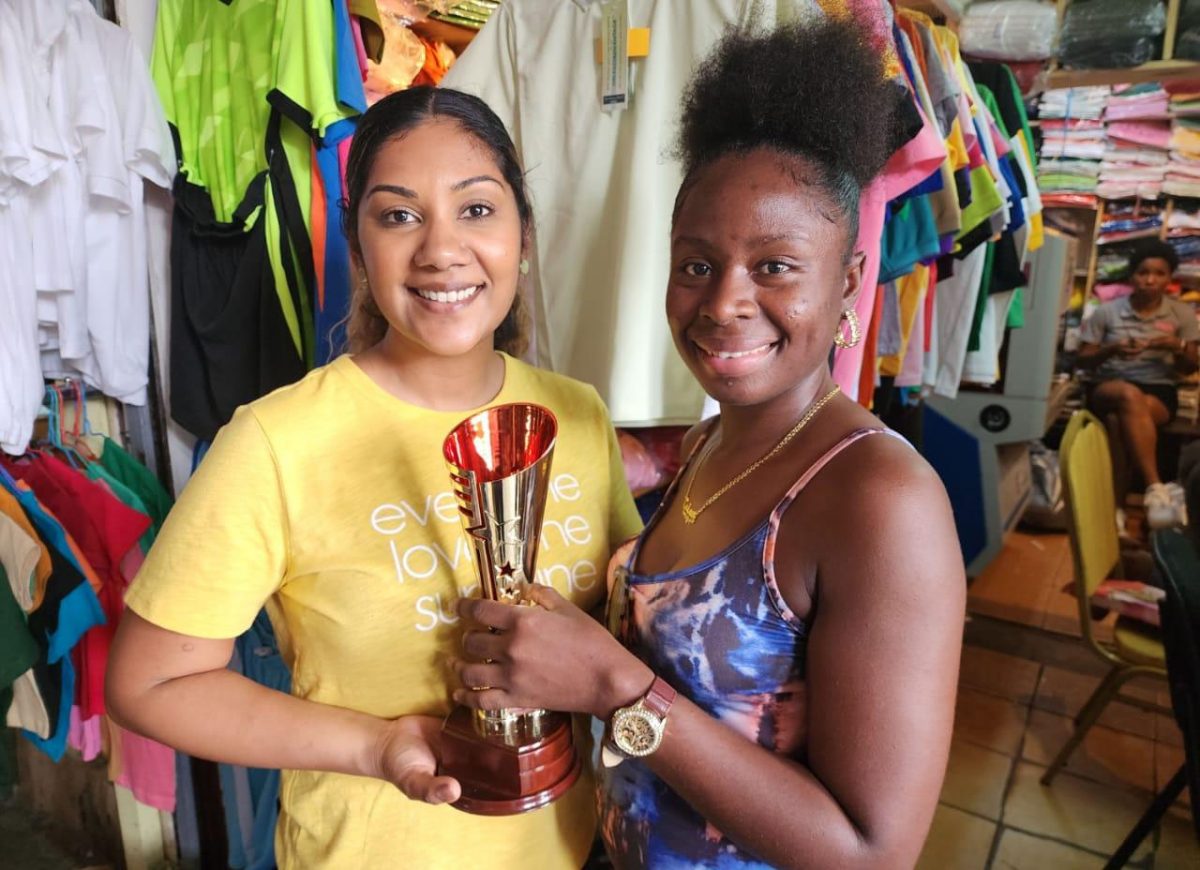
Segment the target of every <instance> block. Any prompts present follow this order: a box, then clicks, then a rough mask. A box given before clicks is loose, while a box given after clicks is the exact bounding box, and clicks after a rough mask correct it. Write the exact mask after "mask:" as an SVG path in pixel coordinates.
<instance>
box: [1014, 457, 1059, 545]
mask: <svg viewBox="0 0 1200 870" xmlns="http://www.w3.org/2000/svg"><path fill="white" fill-rule="evenodd" d="M1029 464H1030V467H1031V470H1032V487H1031V489H1030V494H1029V505H1028V506H1027V507H1026V508H1025V513H1024V514H1023V515H1022V516H1021V523H1022V524H1023V525H1026V526H1030V527H1033V528H1037V529H1047V530H1060V531H1061V530H1063V529H1066V527H1067V504H1066V501H1065V500H1064V499H1063V491H1062V475H1061V474H1060V473H1059V468H1058V453H1057V452H1056V451H1054V450H1051V449H1050V448H1049V447H1047V446H1046V445H1045V444H1043V443H1042V442H1041V441H1031V442H1029Z"/></svg>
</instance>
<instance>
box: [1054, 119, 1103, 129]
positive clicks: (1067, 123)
mask: <svg viewBox="0 0 1200 870" xmlns="http://www.w3.org/2000/svg"><path fill="white" fill-rule="evenodd" d="M1039 123H1040V124H1041V127H1042V129H1043V130H1103V129H1104V122H1103V121H1094V120H1091V119H1088V118H1043V119H1042V120H1041V121H1040V122H1039Z"/></svg>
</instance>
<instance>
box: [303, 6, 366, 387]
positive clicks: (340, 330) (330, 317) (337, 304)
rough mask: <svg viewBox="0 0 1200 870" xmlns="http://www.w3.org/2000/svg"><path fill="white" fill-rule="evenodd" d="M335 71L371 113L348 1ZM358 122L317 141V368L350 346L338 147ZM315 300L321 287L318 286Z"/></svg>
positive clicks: (346, 94) (337, 9) (346, 101)
mask: <svg viewBox="0 0 1200 870" xmlns="http://www.w3.org/2000/svg"><path fill="white" fill-rule="evenodd" d="M333 24H334V69H335V72H336V77H337V98H338V102H339V103H341V104H342V105H343V106H345V107H347V108H349V109H352V110H354V111H355V112H358V113H359V114H362V113H363V112H365V111H366V110H367V95H366V91H365V89H364V88H363V80H362V73H361V72H360V71H359V68H358V52H357V51H356V49H355V46H354V33H353V31H352V29H351V24H350V9H349V6H348V4H347V3H346V0H333ZM356 127H357V121H356V120H355V119H350V118H347V119H343V120H341V121H338V122H336V123H334V124H332V125H330V127H329V128H328V129H327V130H326V131H325V138H324V139H323V140H322V141H320V142H318V143H317V146H316V149H315V150H316V158H317V170H318V171H319V172H320V173H321V184H322V186H323V187H324V188H325V263H324V274H323V276H322V283H323V285H324V287H325V294H324V304H322V303H321V300H319V299H316V298H314V299H313V323H314V327H315V329H316V338H317V350H316V364H317V365H325V364H326V363H328V362H332V361H333V359H335V358H336V357H337V356H339V355H340V354H341V353H342V352H343V351H344V350H345V345H346V327H345V324H344V323H343V321H344V320H345V318H346V315H347V314H348V313H349V311H350V282H351V278H350V243H349V242H348V241H347V240H346V236H345V233H343V232H342V222H343V219H344V215H343V211H344V209H343V208H342V203H343V202H344V201H345V198H346V192H345V190H344V188H343V185H342V171H341V167H340V165H339V163H338V145H339V144H340V143H341V142H342V141H344V140H345V139H347V138H349V137H350V136H353V135H354V130H355V128H356ZM313 290H314V296H315V291H316V288H315V287H314V288H313Z"/></svg>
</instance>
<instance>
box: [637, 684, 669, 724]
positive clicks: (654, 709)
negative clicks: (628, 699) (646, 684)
mask: <svg viewBox="0 0 1200 870" xmlns="http://www.w3.org/2000/svg"><path fill="white" fill-rule="evenodd" d="M675 695H676V692H675V690H674V689H672V688H671V686H670V685H669V684H668V683H667V681H666V680H664V679H663V678H662V677H657V676H656V677H655V678H654V682H653V683H651V684H650V688H649V689H648V690H647V691H646V694H645V695H644V696H642V706H644V707H645V708H646V709H647V710H649V711H650V712H651V713H653V714H654V715H655V716H657V717H658V718H659V719H666V718H667V714H668V713H669V712H671V705H672V704H674V703H675Z"/></svg>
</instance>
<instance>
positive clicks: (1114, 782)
mask: <svg viewBox="0 0 1200 870" xmlns="http://www.w3.org/2000/svg"><path fill="white" fill-rule="evenodd" d="M1070 579H1071V559H1070V553H1069V551H1068V549H1067V544H1066V537H1065V536H1061V535H1045V534H1041V535H1025V534H1022V533H1017V534H1014V535H1013V536H1011V538H1010V541H1009V543H1008V545H1007V546H1006V548H1005V551H1004V552H1003V553H1002V554H1001V555H1000V557H999V558H998V559H997V560H996V562H994V563H993V565H992V566H991V567H989V569H988V571H987V572H985V574H984V575H982V576H981V577H979V578H976V579H975V580H974V581H973V582H972V586H971V589H970V593H969V601H968V609H969V611H970V612H971V613H974V614H982V615H985V616H990V617H995V618H999V619H1005V620H1009V621H1012V622H1018V623H1020V624H1022V625H1025V626H1030V627H1035V628H1038V629H1043V630H1046V631H1055V632H1061V633H1064V634H1073V635H1075V636H1078V635H1079V631H1078V625H1077V623H1078V617H1077V616H1076V613H1077V611H1076V609H1075V607H1076V605H1075V599H1074V598H1072V597H1071V596H1070V595H1069V594H1068V593H1066V592H1064V591H1063V589H1064V587H1065V586H1067V585H1068V584H1069V582H1070ZM1098 682H1099V677H1098V676H1093V675H1088V674H1081V673H1077V672H1074V671H1070V670H1065V669H1063V668H1061V667H1057V666H1055V665H1050V664H1043V663H1039V662H1036V661H1031V660H1029V659H1025V658H1018V657H1015V656H1011V655H1005V654H1003V653H1000V652H995V651H992V650H989V649H983V648H981V647H973V646H967V647H964V649H963V661H962V670H961V675H960V680H959V697H958V703H957V709H956V718H955V730H954V742H953V745H952V747H951V752H950V763H949V765H948V768H947V772H946V781H945V785H944V787H943V789H942V795H941V802H940V804H939V806H938V810H937V814H936V816H935V817H934V822H933V828H932V830H931V832H930V835H929V839H928V841H927V842H926V845H925V850H924V852H923V854H922V856H921V861H920V863H919V865H918V866H919V868H921V870H1042V868H1053V870H1059V868H1064V870H1074V868H1080V870H1084V868H1101V867H1103V865H1104V862H1105V860H1106V858H1107V856H1108V855H1110V854H1111V853H1112V851H1113V850H1114V849H1115V848H1116V847H1117V845H1118V844H1119V843H1120V842H1121V840H1122V839H1124V837H1125V835H1126V833H1128V831H1129V829H1130V828H1132V827H1133V825H1134V823H1135V822H1136V821H1137V819H1138V818H1139V817H1140V816H1141V814H1142V813H1143V812H1144V811H1145V809H1146V807H1148V806H1149V804H1150V801H1151V799H1152V797H1153V795H1154V793H1155V792H1157V791H1158V789H1160V788H1162V786H1163V785H1164V784H1165V783H1166V781H1167V780H1168V779H1169V778H1170V777H1171V776H1172V775H1173V774H1174V772H1175V770H1177V769H1178V766H1179V765H1180V764H1182V763H1183V749H1182V748H1181V744H1182V738H1181V735H1180V733H1179V730H1178V728H1177V727H1176V726H1175V723H1174V721H1173V720H1171V719H1169V718H1167V717H1165V716H1159V715H1156V714H1154V713H1147V712H1144V711H1142V710H1139V709H1137V708H1134V707H1130V706H1128V705H1125V704H1121V703H1115V702H1114V703H1113V704H1111V705H1110V706H1109V708H1108V709H1107V710H1106V711H1105V712H1104V714H1103V716H1102V717H1101V719H1100V721H1099V723H1098V724H1097V725H1096V726H1094V727H1093V728H1092V730H1091V732H1090V733H1089V734H1088V737H1087V738H1086V740H1085V742H1084V743H1083V745H1081V746H1080V747H1079V748H1078V749H1077V750H1076V751H1075V753H1074V755H1073V756H1072V758H1071V760H1070V762H1069V763H1068V764H1067V766H1066V768H1064V770H1063V771H1062V772H1061V773H1060V774H1059V775H1058V777H1056V778H1055V780H1054V782H1053V784H1052V785H1050V786H1048V787H1047V786H1043V785H1041V783H1040V782H1039V778H1040V776H1041V775H1042V772H1043V771H1044V770H1045V766H1046V764H1047V763H1049V761H1050V759H1052V758H1053V757H1054V755H1055V753H1057V751H1058V749H1059V747H1060V746H1061V745H1062V744H1063V742H1065V741H1066V739H1067V737H1068V736H1069V735H1070V733H1071V727H1072V721H1071V717H1072V716H1074V714H1075V713H1076V712H1078V710H1079V708H1080V707H1081V706H1082V705H1083V702H1084V701H1085V700H1086V698H1087V697H1088V695H1089V694H1090V693H1091V691H1092V689H1093V688H1094V687H1095V686H1096V684H1097V683H1098ZM1165 689H1166V687H1165V684H1163V683H1159V682H1156V681H1147V682H1145V683H1143V684H1137V683H1134V684H1131V685H1130V686H1129V688H1128V691H1129V693H1130V694H1136V695H1140V696H1141V697H1143V698H1146V699H1147V700H1156V701H1158V702H1159V703H1164V704H1165V703H1167V696H1166V691H1165ZM1129 866H1130V867H1137V868H1140V870H1171V868H1190V870H1198V868H1200V843H1197V841H1196V837H1195V835H1194V833H1193V832H1192V828H1191V816H1190V809H1189V806H1188V803H1187V799H1186V796H1184V797H1183V798H1181V799H1180V800H1179V801H1178V802H1177V803H1176V804H1175V806H1173V807H1172V808H1171V810H1170V812H1169V813H1168V815H1167V817H1166V818H1165V819H1164V820H1163V822H1162V824H1161V825H1160V826H1159V827H1158V829H1157V830H1156V831H1155V832H1154V833H1153V834H1151V836H1149V837H1147V839H1146V840H1145V842H1144V843H1143V845H1142V846H1141V848H1140V849H1139V851H1138V852H1137V853H1136V854H1135V856H1134V860H1133V861H1132V862H1131V863H1130V865H1129Z"/></svg>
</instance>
